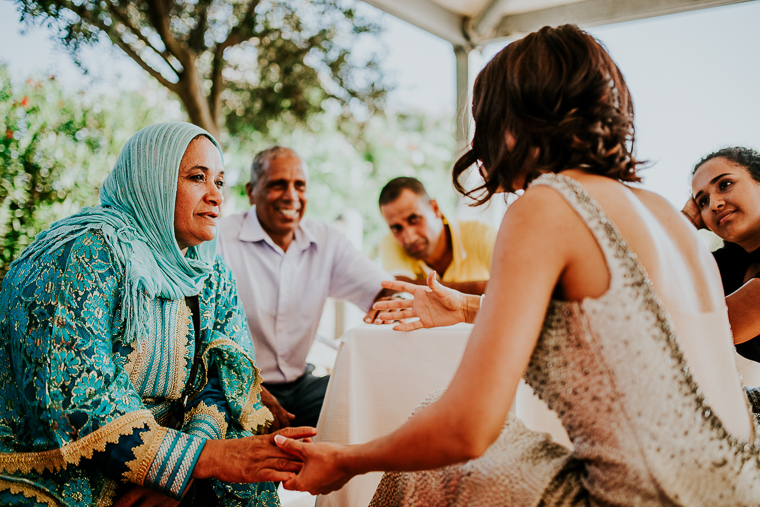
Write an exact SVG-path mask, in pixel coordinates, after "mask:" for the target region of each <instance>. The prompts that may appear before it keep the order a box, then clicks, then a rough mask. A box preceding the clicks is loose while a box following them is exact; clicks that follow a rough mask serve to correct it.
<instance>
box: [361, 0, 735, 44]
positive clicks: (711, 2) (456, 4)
mask: <svg viewBox="0 0 760 507" xmlns="http://www.w3.org/2000/svg"><path fill="white" fill-rule="evenodd" d="M364 1H365V2H367V3H368V4H370V5H373V6H375V7H377V8H378V9H381V10H383V11H385V12H388V13H389V14H392V15H394V16H396V17H398V18H400V19H403V20H404V21H407V22H408V23H411V24H413V25H415V26H417V27H419V28H422V29H423V30H425V31H428V32H430V33H432V34H433V35H437V36H438V37H441V38H443V39H445V40H447V41H449V42H451V43H452V44H453V45H454V46H455V47H457V46H459V47H462V48H464V49H465V50H469V49H472V48H475V47H477V46H480V45H483V44H485V43H488V42H490V41H493V40H495V39H501V38H508V37H519V36H520V35H521V34H526V33H529V32H532V31H534V30H537V29H538V28H540V27H542V26H544V25H559V24H564V23H575V24H577V25H581V26H594V25H604V24H609V23H618V22H621V21H630V20H633V19H641V18H648V17H653V16H661V15H664V14H672V13H676V12H683V11H689V10H693V9H703V8H705V7H714V6H719V5H727V4H733V3H739V2H742V1H747V0H364Z"/></svg>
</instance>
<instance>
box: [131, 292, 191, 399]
mask: <svg viewBox="0 0 760 507" xmlns="http://www.w3.org/2000/svg"><path fill="white" fill-rule="evenodd" d="M157 306H158V307H160V310H159V309H157ZM171 308H174V309H173V310H171ZM165 310H166V311H167V312H170V311H173V312H174V316H175V324H174V334H173V335H172V336H171V337H166V336H165V335H164V334H163V333H161V332H160V331H157V330H156V328H162V326H163V324H164V322H165V320H166V319H165V318H164V311H165ZM191 322H192V313H191V311H190V307H189V306H187V303H186V302H185V300H184V299H176V300H168V302H167V303H164V304H162V303H161V302H159V301H156V300H154V301H153V323H154V326H153V327H154V329H153V330H152V331H151V334H150V336H149V337H148V339H147V340H146V341H145V342H144V343H143V347H142V352H140V349H139V348H137V347H136V348H134V349H133V350H132V352H130V353H129V355H128V356H127V364H126V365H125V366H124V369H125V370H126V372H127V374H128V375H129V378H130V379H131V380H132V383H133V384H134V385H135V386H141V385H143V383H144V382H147V383H148V384H147V387H148V390H149V391H150V390H152V392H153V393H154V394H156V395H159V396H161V397H162V398H166V399H169V400H177V399H179V397H180V396H181V395H182V390H183V389H184V388H185V374H186V373H187V369H186V367H185V363H186V362H187V361H188V359H189V358H190V345H189V341H188V337H187V334H188V332H189V331H190V323H191ZM167 339H168V340H169V341H170V343H169V344H168V345H169V350H171V354H172V364H171V365H170V367H169V368H170V371H168V372H166V373H162V374H161V375H160V377H158V376H157V373H159V372H157V370H156V369H155V368H152V369H151V370H150V371H144V369H145V368H146V361H145V360H146V358H147V357H149V356H150V355H151V354H156V353H157V350H156V349H157V344H158V343H160V342H163V341H164V340H167ZM159 371H160V370H159ZM167 380H168V381H170V382H171V385H170V386H168V387H167V386H166V382H165V381H167ZM164 393H166V395H165V396H164ZM140 394H144V393H140Z"/></svg>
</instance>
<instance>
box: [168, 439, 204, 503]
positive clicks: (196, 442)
mask: <svg viewBox="0 0 760 507" xmlns="http://www.w3.org/2000/svg"><path fill="white" fill-rule="evenodd" d="M201 442H202V440H201V439H199V438H194V439H193V441H192V442H191V443H190V448H189V449H188V450H187V453H186V454H185V459H183V460H182V463H180V465H179V470H178V471H177V476H176V477H175V478H174V482H173V483H172V487H171V489H170V490H169V491H171V492H172V494H174V495H175V496H177V495H179V493H180V491H179V488H180V487H181V486H182V484H183V483H184V482H185V477H187V474H188V473H189V472H190V461H191V458H190V457H191V456H194V455H195V451H196V450H197V449H198V447H200V445H201Z"/></svg>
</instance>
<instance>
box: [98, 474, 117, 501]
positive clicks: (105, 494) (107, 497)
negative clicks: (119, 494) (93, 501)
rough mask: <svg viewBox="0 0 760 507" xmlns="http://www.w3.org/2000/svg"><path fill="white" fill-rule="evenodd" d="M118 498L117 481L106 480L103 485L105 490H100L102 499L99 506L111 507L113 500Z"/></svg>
mask: <svg viewBox="0 0 760 507" xmlns="http://www.w3.org/2000/svg"><path fill="white" fill-rule="evenodd" d="M115 499H116V481H114V480H112V479H108V480H106V483H105V485H104V486H103V491H101V492H100V500H99V501H98V507H111V506H112V505H113V501H114V500H115Z"/></svg>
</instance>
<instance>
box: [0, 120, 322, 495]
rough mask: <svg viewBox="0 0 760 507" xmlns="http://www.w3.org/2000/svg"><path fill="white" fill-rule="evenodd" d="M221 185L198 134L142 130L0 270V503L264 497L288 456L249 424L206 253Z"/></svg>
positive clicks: (232, 318) (228, 296) (241, 318)
mask: <svg viewBox="0 0 760 507" xmlns="http://www.w3.org/2000/svg"><path fill="white" fill-rule="evenodd" d="M222 185H223V167H222V156H221V151H220V149H219V146H218V144H217V143H216V141H215V140H214V139H213V137H211V135H209V134H208V133H207V132H206V131H204V130H202V129H200V128H198V127H196V126H194V125H191V124H188V123H162V124H157V125H152V126H150V127H146V128H144V129H142V130H141V131H139V132H138V133H137V134H135V135H134V136H133V137H132V138H131V139H130V140H129V141H128V142H127V144H126V145H125V146H124V148H123V149H122V151H121V153H120V154H119V158H118V160H117V162H116V165H115V166H114V168H113V170H112V172H111V173H110V174H109V176H108V177H107V179H106V181H105V182H104V183H103V186H102V188H101V193H100V200H101V205H100V206H95V207H93V208H86V209H83V210H82V211H80V212H79V213H77V214H75V215H73V216H71V217H68V218H66V219H64V220H61V221H59V222H56V223H55V224H53V226H52V227H51V228H50V229H49V230H47V231H45V232H43V233H41V234H40V235H38V236H37V238H36V239H35V241H34V242H33V243H32V244H31V245H30V246H29V247H28V248H27V249H26V250H25V251H24V252H23V254H22V255H21V257H20V258H19V259H18V260H16V261H15V262H14V263H13V265H12V266H11V269H10V271H9V272H8V274H7V275H6V276H5V279H4V280H3V284H2V291H0V399H2V403H1V404H0V504H2V505H29V504H30V503H33V504H39V505H65V506H69V507H75V506H76V507H79V506H96V505H98V506H100V505H113V504H114V502H115V503H116V505H117V506H127V505H176V503H177V501H179V500H182V505H193V504H194V505H204V506H205V505H220V506H223V505H244V506H251V507H253V506H267V507H269V506H276V505H279V500H278V498H277V494H276V489H275V486H274V484H273V483H272V482H263V481H282V480H287V478H289V477H291V476H292V475H293V472H295V471H297V470H298V469H299V468H300V463H295V462H293V461H288V459H292V458H289V456H288V455H287V454H284V453H283V452H282V451H280V450H279V449H277V447H276V446H274V445H273V436H274V435H256V434H257V433H261V432H263V431H265V429H266V427H267V426H268V424H269V422H270V421H271V414H270V413H269V411H268V410H267V409H266V408H265V407H263V406H262V405H261V401H260V397H259V393H260V390H261V388H260V384H261V377H260V375H259V371H258V369H257V368H256V365H255V363H254V361H253V346H252V344H251V341H250V336H249V331H248V326H247V323H246V320H245V314H244V313H243V311H242V307H241V306H240V303H239V301H238V298H237V291H236V288H235V281H234V278H233V276H232V273H231V271H230V270H229V268H228V267H227V266H226V265H225V264H224V262H223V261H222V260H221V258H219V257H217V256H216V255H215V246H214V237H215V235H216V220H217V218H218V216H219V207H220V205H221V202H222V194H221V191H220V189H221V186H222ZM283 431H285V430H283ZM287 434H288V435H289V436H292V437H294V438H304V437H310V436H312V435H313V434H314V430H313V429H310V428H300V429H299V428H292V429H287ZM254 435H256V436H254ZM241 483H246V484H241Z"/></svg>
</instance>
